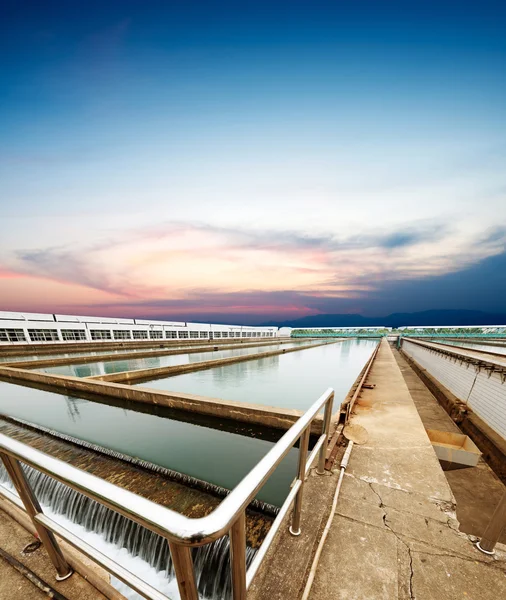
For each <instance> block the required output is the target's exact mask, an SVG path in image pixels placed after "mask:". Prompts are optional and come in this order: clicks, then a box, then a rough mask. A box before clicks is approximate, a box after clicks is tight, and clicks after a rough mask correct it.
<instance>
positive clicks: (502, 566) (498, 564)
mask: <svg viewBox="0 0 506 600" xmlns="http://www.w3.org/2000/svg"><path fill="white" fill-rule="evenodd" d="M369 487H370V488H371V491H372V492H373V493H374V495H375V496H376V497H377V498H378V501H379V508H381V509H382V510H383V517H382V518H383V523H384V525H385V527H386V528H387V529H388V530H389V531H391V532H392V533H393V534H394V536H395V537H396V538H397V539H398V540H399V542H401V544H403V545H404V546H405V547H406V549H407V551H408V555H409V568H410V578H409V582H410V583H409V590H408V591H409V594H410V598H411V600H415V596H414V588H413V578H414V568H413V554H415V553H416V554H420V555H426V556H440V557H447V558H455V559H457V560H463V561H466V562H470V563H480V564H481V565H486V566H487V567H490V568H492V569H495V570H497V571H501V572H502V573H504V572H505V571H506V562H505V561H503V560H502V559H499V560H497V559H496V561H495V563H492V562H490V560H487V559H486V558H485V557H484V556H476V557H473V558H471V557H468V556H464V555H462V554H460V553H453V552H446V553H435V552H427V551H424V550H414V549H413V550H412V549H411V547H410V546H409V545H408V543H407V542H406V541H405V540H404V539H402V538H401V536H400V534H398V533H397V532H396V531H394V529H392V527H391V526H390V524H389V523H388V514H387V512H386V508H388V507H387V506H385V504H383V499H382V497H381V494H380V493H379V492H378V491H377V490H376V489H374V487H373V484H372V483H369ZM425 523H426V525H427V526H428V524H429V519H427V518H426V517H425ZM446 525H447V527H448V528H449V529H451V530H452V531H455V532H456V533H458V534H459V535H462V532H460V531H459V530H458V528H457V529H456V528H455V526H454V524H453V523H452V519H448V520H447V523H446ZM464 535H465V534H464ZM466 537H467V536H466ZM413 539H415V538H413Z"/></svg>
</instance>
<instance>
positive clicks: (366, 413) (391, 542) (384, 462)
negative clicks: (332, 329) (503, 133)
mask: <svg viewBox="0 0 506 600" xmlns="http://www.w3.org/2000/svg"><path fill="white" fill-rule="evenodd" d="M368 383H370V384H375V386H376V387H375V388H374V389H372V390H368V389H366V390H364V391H363V392H362V396H361V398H360V399H359V400H358V401H357V403H356V405H355V411H356V414H355V415H354V417H353V422H354V423H358V424H360V425H362V426H363V427H365V428H366V429H367V431H368V433H369V440H368V442H367V444H365V445H364V446H354V448H353V452H352V454H351V459H350V463H349V467H348V471H347V475H346V477H345V478H344V482H343V486H342V491H341V496H340V498H339V501H338V505H337V511H336V515H335V517H334V519H333V522H332V526H331V529H330V532H329V536H328V538H327V541H326V545H325V547H324V549H323V552H322V555H321V560H320V563H319V565H318V569H317V573H316V577H315V580H314V584H313V588H312V590H311V594H310V598H311V599H312V600H317V599H318V600H319V599H323V598H325V600H327V599H330V600H338V599H339V600H345V599H346V600H353V599H357V600H358V599H360V600H366V599H367V600H383V599H384V600H392V599H395V598H397V599H401V600H407V599H409V600H413V599H415V598H416V599H417V600H425V599H427V600H428V599H434V598H445V599H452V600H453V599H454V600H457V599H458V600H461V599H462V598H473V599H475V600H488V599H490V600H492V599H493V600H496V599H497V598H499V597H502V596H504V595H505V594H506V555H505V554H504V553H502V552H501V551H498V554H497V557H496V558H489V557H487V556H485V555H484V554H482V553H480V552H479V551H478V550H476V549H475V548H474V546H473V545H472V543H471V542H470V540H469V539H468V537H467V536H466V535H464V534H462V533H460V532H459V531H458V521H457V520H456V518H455V512H454V511H455V500H454V497H453V494H452V491H451V489H450V487H449V485H448V482H447V480H446V477H445V475H444V473H443V471H442V469H441V467H440V465H439V461H438V460H437V458H436V455H435V453H434V451H433V449H432V447H431V444H430V441H429V439H428V437H427V435H426V433H425V429H424V427H423V424H422V422H421V420H420V417H419V415H418V412H417V410H416V407H415V405H414V403H413V400H412V398H411V396H410V394H409V391H408V389H407V386H406V384H405V382H404V379H403V377H402V374H401V372H400V370H399V368H398V366H397V364H396V361H395V359H394V357H393V354H392V351H391V350H390V348H389V347H388V344H387V342H386V340H384V341H383V342H382V345H381V348H380V350H379V353H378V356H377V358H376V361H375V362H374V364H373V366H372V369H371V372H370V374H369V378H368ZM484 582H486V585H484Z"/></svg>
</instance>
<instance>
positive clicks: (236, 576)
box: [230, 511, 246, 600]
mask: <svg viewBox="0 0 506 600" xmlns="http://www.w3.org/2000/svg"><path fill="white" fill-rule="evenodd" d="M230 566H231V568H232V598H233V600H246V513H245V511H242V513H241V514H240V516H239V518H238V519H237V520H236V522H235V523H234V524H233V525H232V528H231V529H230Z"/></svg>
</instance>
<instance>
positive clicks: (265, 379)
mask: <svg viewBox="0 0 506 600" xmlns="http://www.w3.org/2000/svg"><path fill="white" fill-rule="evenodd" d="M377 343H378V342H377V341H375V340H357V339H355V340H346V341H344V342H338V343H336V344H330V345H328V346H319V347H317V348H310V349H306V350H302V351H301V352H292V353H290V354H285V355H284V354H281V355H277V356H271V357H268V358H262V359H259V360H252V361H248V362H243V363H237V364H231V365H225V366H223V367H215V368H213V369H208V370H206V371H195V372H193V373H186V374H184V375H176V376H174V377H165V378H164V379H156V380H152V381H149V382H143V383H141V384H137V385H138V386H142V387H150V388H156V389H160V390H167V391H171V392H185V393H189V394H198V395H202V396H210V397H212V398H222V399H225V400H237V401H239V402H250V403H255V404H263V405H267V406H282V407H286V408H297V409H300V410H306V409H307V408H308V407H309V406H310V405H311V404H312V403H313V402H315V401H316V400H317V399H318V397H319V396H320V395H321V394H322V393H323V392H324V391H325V390H326V389H327V388H329V387H332V388H333V389H334V391H335V400H334V411H335V410H337V406H338V405H339V404H341V402H342V401H343V400H344V398H345V397H346V394H347V393H348V391H349V389H350V388H351V386H352V385H353V382H354V381H355V379H356V378H357V376H358V374H359V373H360V371H361V370H362V368H363V367H364V365H365V363H366V362H367V360H368V359H369V357H370V356H371V354H372V352H373V350H374V348H375V347H376V345H377Z"/></svg>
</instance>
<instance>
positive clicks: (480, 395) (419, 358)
mask: <svg viewBox="0 0 506 600" xmlns="http://www.w3.org/2000/svg"><path fill="white" fill-rule="evenodd" d="M402 349H403V351H404V352H405V354H407V356H409V357H410V358H412V359H413V360H415V361H416V362H417V363H418V364H419V365H420V366H421V367H422V368H423V369H426V370H427V371H428V373H429V374H430V375H432V376H433V377H434V378H435V379H437V380H438V381H439V382H441V384H442V385H444V386H445V387H446V388H447V389H449V390H450V391H451V392H452V393H453V394H455V396H457V398H459V399H460V400H462V401H463V402H464V403H466V405H467V406H469V408H471V410H473V411H474V412H475V413H476V414H477V415H478V416H479V417H480V418H481V419H483V421H485V423H486V424H487V425H489V426H490V427H491V428H492V429H493V430H494V431H495V432H497V433H498V434H499V435H500V436H501V437H502V438H503V439H506V381H505V379H504V375H503V374H501V373H498V372H493V371H492V372H491V371H488V370H486V369H484V368H479V367H476V366H475V365H473V364H471V363H470V362H468V361H459V360H455V359H454V358H451V357H450V356H446V355H444V354H442V353H440V352H438V351H437V350H434V349H429V348H426V347H424V346H421V345H419V344H416V343H414V342H411V341H409V340H406V339H403V341H402Z"/></svg>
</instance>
